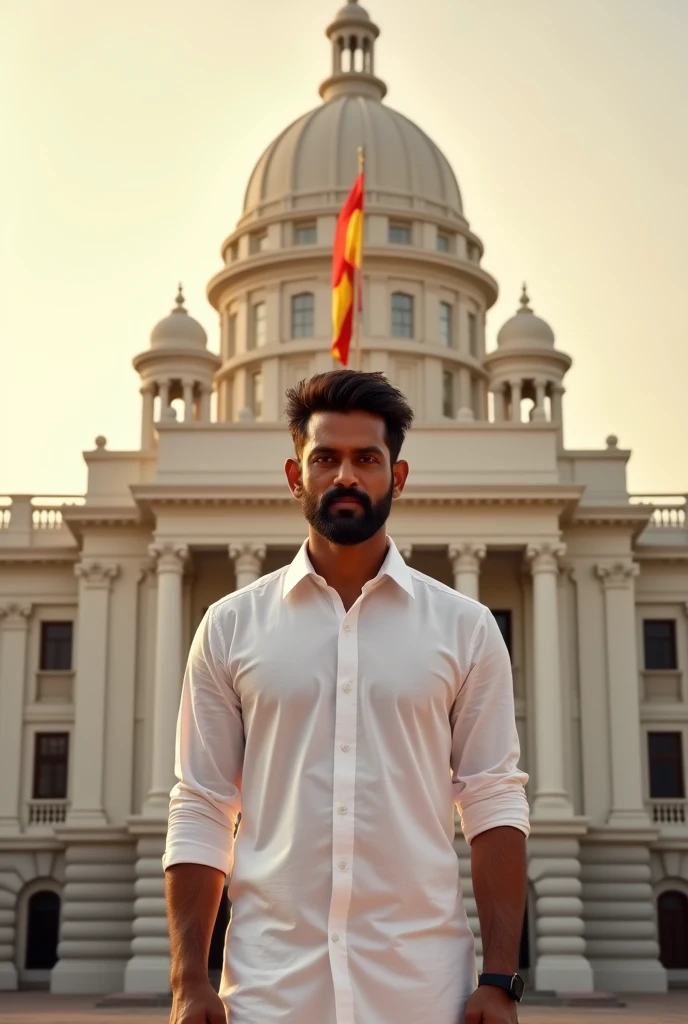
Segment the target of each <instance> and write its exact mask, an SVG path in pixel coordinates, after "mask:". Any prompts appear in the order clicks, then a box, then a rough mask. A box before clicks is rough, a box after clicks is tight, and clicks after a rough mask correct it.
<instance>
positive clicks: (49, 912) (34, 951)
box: [24, 891, 60, 971]
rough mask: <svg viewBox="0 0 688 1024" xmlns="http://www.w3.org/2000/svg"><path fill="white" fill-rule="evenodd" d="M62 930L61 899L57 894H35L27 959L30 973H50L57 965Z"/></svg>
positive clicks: (30, 911) (29, 928)
mask: <svg viewBox="0 0 688 1024" xmlns="http://www.w3.org/2000/svg"><path fill="white" fill-rule="evenodd" d="M59 928H60V897H59V896H58V895H57V893H55V892H49V891H44V892H35V893H34V894H33V896H32V897H31V898H30V900H29V907H28V928H27V936H26V957H25V960H24V966H25V968H26V969H27V970H28V971H49V970H51V969H52V968H53V967H54V966H55V964H56V963H57V940H58V933H59Z"/></svg>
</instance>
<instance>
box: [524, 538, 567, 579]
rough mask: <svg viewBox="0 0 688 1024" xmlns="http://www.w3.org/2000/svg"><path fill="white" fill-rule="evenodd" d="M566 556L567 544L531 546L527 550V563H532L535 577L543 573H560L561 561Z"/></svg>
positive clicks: (531, 566)
mask: <svg viewBox="0 0 688 1024" xmlns="http://www.w3.org/2000/svg"><path fill="white" fill-rule="evenodd" d="M565 554H566V545H565V544H560V543H556V544H551V543H543V544H529V545H528V547H527V548H526V561H527V562H528V563H530V571H531V573H532V574H533V576H536V575H537V574H538V573H541V572H549V573H555V574H556V573H558V572H559V560H560V559H562V558H563V557H564V555H565Z"/></svg>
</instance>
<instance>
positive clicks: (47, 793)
mask: <svg viewBox="0 0 688 1024" xmlns="http://www.w3.org/2000/svg"><path fill="white" fill-rule="evenodd" d="M68 758H69V734H68V733H37V734H36V746H35V754H34V770H33V799H34V800H65V799H66V798H67V763H68Z"/></svg>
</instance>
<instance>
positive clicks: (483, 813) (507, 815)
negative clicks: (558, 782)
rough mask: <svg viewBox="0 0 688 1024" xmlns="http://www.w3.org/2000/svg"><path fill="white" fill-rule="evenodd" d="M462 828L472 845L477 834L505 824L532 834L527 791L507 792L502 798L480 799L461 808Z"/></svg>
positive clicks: (467, 840)
mask: <svg viewBox="0 0 688 1024" xmlns="http://www.w3.org/2000/svg"><path fill="white" fill-rule="evenodd" d="M459 814H460V815H461V828H462V830H463V834H464V837H465V839H466V842H467V843H468V845H469V846H470V845H471V843H472V842H473V840H474V839H475V837H476V836H477V835H480V833H481V832H487V831H488V829H491V828H500V827H502V826H504V825H507V826H510V827H511V828H517V829H520V831H521V832H523V834H524V836H525V837H526V838H528V836H529V835H530V818H529V810H528V800H527V799H526V795H525V793H523V792H522V793H520V794H519V793H505V794H504V795H503V796H501V797H500V798H497V799H495V798H494V797H493V798H492V799H490V800H480V801H478V802H476V803H475V804H471V805H470V806H469V807H464V808H461V807H460V808H459Z"/></svg>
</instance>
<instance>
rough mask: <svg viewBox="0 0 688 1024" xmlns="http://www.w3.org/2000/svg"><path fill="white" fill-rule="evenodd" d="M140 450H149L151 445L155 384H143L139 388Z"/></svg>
mask: <svg viewBox="0 0 688 1024" xmlns="http://www.w3.org/2000/svg"><path fill="white" fill-rule="evenodd" d="M141 398H142V402H141V450H142V451H144V452H145V451H150V449H151V448H152V447H153V405H154V402H155V385H154V384H152V383H148V384H144V385H143V387H142V388H141Z"/></svg>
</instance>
